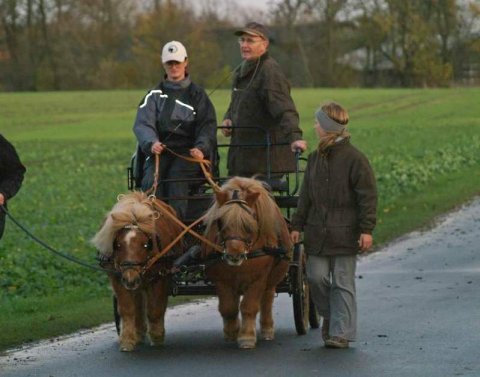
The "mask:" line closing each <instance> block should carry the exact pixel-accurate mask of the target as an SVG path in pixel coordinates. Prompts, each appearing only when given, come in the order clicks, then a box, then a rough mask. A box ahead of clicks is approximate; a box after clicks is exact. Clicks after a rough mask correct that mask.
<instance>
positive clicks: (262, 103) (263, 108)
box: [225, 53, 302, 176]
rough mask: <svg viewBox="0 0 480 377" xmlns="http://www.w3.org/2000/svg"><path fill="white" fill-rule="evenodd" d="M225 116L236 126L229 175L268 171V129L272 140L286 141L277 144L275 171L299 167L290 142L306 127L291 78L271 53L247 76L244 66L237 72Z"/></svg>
mask: <svg viewBox="0 0 480 377" xmlns="http://www.w3.org/2000/svg"><path fill="white" fill-rule="evenodd" d="M225 118H228V119H231V120H232V125H233V133H232V139H231V143H230V145H231V146H230V148H229V151H228V173H229V175H241V176H250V175H253V174H255V173H262V174H265V173H266V170H267V156H268V153H267V149H266V147H265V144H266V141H265V135H266V134H265V131H268V132H269V133H270V137H271V143H274V144H275V143H283V144H285V145H284V146H278V147H273V148H272V151H271V152H270V166H271V173H280V172H288V171H294V170H295V160H294V154H293V153H292V151H291V150H290V146H289V144H291V143H292V142H293V141H295V140H299V139H301V138H302V130H301V129H300V128H299V125H298V124H299V119H298V113H297V110H296V108H295V104H294V103H293V100H292V97H291V96H290V86H289V84H288V82H287V79H286V77H285V76H284V74H283V73H282V71H281V69H280V66H279V65H278V63H277V62H276V61H275V60H273V59H272V58H270V57H269V56H268V53H265V54H264V55H262V56H261V57H260V59H259V61H258V64H257V65H256V64H253V66H252V67H251V69H250V70H246V71H245V72H243V75H242V74H241V69H240V68H239V69H237V70H236V71H235V76H234V80H233V89H232V98H231V102H230V106H229V108H228V110H227V113H226V114H225ZM242 127H259V128H260V129H249V128H242ZM252 144H257V145H259V146H256V147H255V146H253V145H252ZM235 145H242V146H241V147H238V146H235ZM248 145H250V146H248Z"/></svg>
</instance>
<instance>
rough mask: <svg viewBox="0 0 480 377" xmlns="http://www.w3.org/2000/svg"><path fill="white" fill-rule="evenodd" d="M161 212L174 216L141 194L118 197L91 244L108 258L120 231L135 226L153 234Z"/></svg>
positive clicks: (160, 204) (159, 202) (156, 201)
mask: <svg viewBox="0 0 480 377" xmlns="http://www.w3.org/2000/svg"><path fill="white" fill-rule="evenodd" d="M161 211H169V212H170V213H173V214H175V211H173V209H172V208H171V207H170V206H168V205H167V204H165V203H163V202H161V201H159V200H154V201H152V200H151V199H150V198H149V197H147V195H145V194H144V193H143V192H133V193H129V194H125V195H120V196H119V199H118V203H116V204H115V205H114V206H113V208H112V209H111V211H110V212H109V213H108V214H107V216H106V218H105V221H104V223H103V225H102V227H101V228H100V230H99V231H98V232H97V234H96V235H95V236H94V237H93V238H92V240H91V243H92V244H93V245H94V246H95V247H96V248H97V250H99V251H100V252H101V253H102V254H104V255H107V256H110V255H112V252H113V240H114V238H115V235H116V233H117V232H118V231H119V230H120V229H123V228H124V227H126V226H128V225H135V226H138V228H139V229H140V230H141V231H142V232H144V233H147V234H154V233H156V232H157V229H158V224H157V223H156V219H157V218H159V215H160V214H159V212H160V213H161ZM160 220H161V216H160ZM158 221H159V220H157V222H158ZM163 221H165V220H163Z"/></svg>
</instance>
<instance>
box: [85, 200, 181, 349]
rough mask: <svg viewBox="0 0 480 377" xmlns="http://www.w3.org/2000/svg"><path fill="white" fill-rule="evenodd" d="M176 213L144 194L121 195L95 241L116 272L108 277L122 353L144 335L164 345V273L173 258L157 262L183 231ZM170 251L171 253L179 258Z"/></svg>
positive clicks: (165, 297) (153, 343)
mask: <svg viewBox="0 0 480 377" xmlns="http://www.w3.org/2000/svg"><path fill="white" fill-rule="evenodd" d="M167 215H168V216H167ZM172 216H175V211H174V210H173V208H171V207H170V206H169V205H167V204H165V203H164V202H162V201H160V200H158V199H154V198H149V197H147V196H146V195H145V194H144V193H141V192H133V193H129V194H126V195H120V197H119V201H118V203H117V204H115V206H114V207H113V208H112V210H111V211H110V212H109V213H108V214H107V217H106V219H105V222H104V223H103V225H102V227H101V229H100V230H99V231H98V233H97V234H96V235H95V236H94V238H93V239H92V243H93V245H94V246H95V247H96V248H97V249H98V250H99V251H100V253H101V258H102V260H103V261H106V263H105V265H106V266H109V267H111V268H113V269H114V270H116V271H117V273H109V279H110V282H111V284H112V288H113V291H114V292H115V296H116V297H117V302H118V313H119V315H120V319H121V322H120V339H119V340H120V350H121V351H133V350H134V349H135V346H136V345H137V344H138V343H139V342H140V341H142V340H143V338H144V336H145V335H147V336H148V340H149V342H150V344H151V345H160V344H162V343H163V340H164V336H165V327H164V317H165V311H166V308H167V300H168V280H167V276H166V273H165V272H166V271H167V270H168V268H169V267H170V266H171V262H167V260H168V259H169V258H165V257H162V258H159V259H158V260H157V261H156V262H155V263H153V262H154V261H155V259H156V258H155V256H157V257H158V254H159V252H160V250H161V249H162V248H164V247H165V246H166V245H169V244H170V242H172V241H174V240H175V239H176V237H177V236H178V235H179V234H180V232H181V228H180V226H179V225H177V224H176V223H175V222H173V221H171V220H170V218H171V217H172ZM172 252H173V253H174V254H175V252H174V251H173V250H171V251H170V252H169V254H168V256H169V257H176V256H178V255H172ZM152 258H153V259H152Z"/></svg>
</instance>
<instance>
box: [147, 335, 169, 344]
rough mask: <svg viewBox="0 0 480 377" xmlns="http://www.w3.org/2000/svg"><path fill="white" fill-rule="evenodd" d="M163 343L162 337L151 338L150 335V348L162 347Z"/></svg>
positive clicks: (163, 338)
mask: <svg viewBox="0 0 480 377" xmlns="http://www.w3.org/2000/svg"><path fill="white" fill-rule="evenodd" d="M164 341H165V337H163V336H151V335H150V345H151V346H152V347H160V346H163V343H164Z"/></svg>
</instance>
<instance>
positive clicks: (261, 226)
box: [205, 177, 284, 245]
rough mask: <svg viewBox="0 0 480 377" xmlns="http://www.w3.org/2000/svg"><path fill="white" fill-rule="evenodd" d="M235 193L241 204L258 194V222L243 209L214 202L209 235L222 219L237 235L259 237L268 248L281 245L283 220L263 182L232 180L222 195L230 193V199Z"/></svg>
mask: <svg viewBox="0 0 480 377" xmlns="http://www.w3.org/2000/svg"><path fill="white" fill-rule="evenodd" d="M235 190H236V191H238V194H239V199H242V200H245V198H246V197H247V195H248V194H251V193H258V194H259V195H258V199H257V200H256V201H255V203H254V204H253V210H254V212H255V214H256V218H257V219H256V220H255V218H254V217H253V216H252V215H251V214H249V213H248V212H247V211H246V210H245V209H243V208H242V207H241V206H240V205H227V206H225V205H221V204H219V203H218V202H217V201H215V202H214V204H213V205H212V206H211V207H210V209H209V210H208V211H207V213H206V215H205V216H206V217H205V222H206V225H207V227H206V234H209V233H210V232H211V230H212V227H214V226H216V223H217V220H219V219H221V220H222V224H224V225H225V226H229V227H233V229H237V230H238V231H243V232H244V233H245V232H250V233H251V232H256V233H258V234H259V236H260V237H262V238H264V239H265V243H266V245H276V244H278V238H279V234H280V232H281V229H282V226H284V219H283V215H282V213H281V211H280V209H279V208H278V206H277V204H276V203H275V200H274V198H273V196H272V195H271V194H270V192H269V191H268V190H267V189H266V188H265V186H264V185H263V184H262V182H261V181H258V180H256V179H253V178H243V177H233V178H231V179H230V180H229V181H227V182H226V183H225V184H223V185H222V187H221V191H222V192H225V193H229V198H231V197H232V193H233V192H234V191H235Z"/></svg>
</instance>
